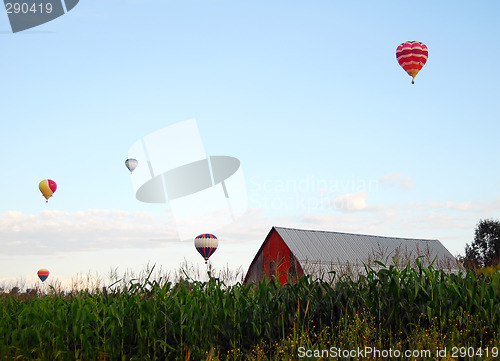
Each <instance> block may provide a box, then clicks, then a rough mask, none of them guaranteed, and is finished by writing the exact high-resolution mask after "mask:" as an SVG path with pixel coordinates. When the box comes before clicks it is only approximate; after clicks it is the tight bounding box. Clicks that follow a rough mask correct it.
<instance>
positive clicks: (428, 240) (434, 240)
mask: <svg viewBox="0 0 500 361" xmlns="http://www.w3.org/2000/svg"><path fill="white" fill-rule="evenodd" d="M273 227H274V228H275V229H276V230H278V229H284V230H292V231H300V232H318V233H336V234H348V235H351V236H366V237H376V238H385V239H400V240H411V241H426V242H439V240H438V239H427V238H408V237H392V236H379V235H374V234H362V233H349V232H338V231H324V230H318V229H300V228H291V227H279V226H273Z"/></svg>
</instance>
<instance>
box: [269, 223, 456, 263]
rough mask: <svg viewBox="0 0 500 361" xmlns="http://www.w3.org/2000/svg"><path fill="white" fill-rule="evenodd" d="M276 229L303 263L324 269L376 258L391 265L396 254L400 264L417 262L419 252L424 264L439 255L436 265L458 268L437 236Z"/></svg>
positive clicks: (453, 258) (370, 260)
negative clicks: (420, 236)
mask: <svg viewBox="0 0 500 361" xmlns="http://www.w3.org/2000/svg"><path fill="white" fill-rule="evenodd" d="M274 229H275V230H276V231H277V232H278V234H279V235H280V236H281V238H282V239H283V241H284V242H285V243H286V244H287V246H288V248H290V250H291V251H292V253H293V254H294V255H295V257H296V258H297V260H298V261H299V262H300V264H301V265H302V266H304V265H305V264H309V265H311V264H313V265H318V266H320V268H322V269H323V268H325V267H328V266H329V267H332V266H339V267H342V266H345V265H350V266H354V267H355V268H357V269H358V270H359V269H362V268H364V264H373V261H375V260H378V261H381V262H383V263H385V264H386V265H387V266H389V265H392V264H393V257H396V259H397V260H398V262H399V264H406V263H407V262H408V261H412V262H413V263H414V261H415V259H416V258H417V257H418V256H422V258H421V260H422V263H423V264H424V265H428V264H430V262H432V261H433V260H434V259H435V258H436V263H434V266H435V267H436V268H453V269H454V268H456V260H455V257H453V255H452V254H451V253H450V252H449V251H448V250H447V249H446V248H445V247H444V246H443V245H442V244H441V242H439V241H438V240H430V239H412V238H396V237H383V236H372V235H362V234H351V233H341V232H330V231H314V230H302V229H293V228H283V227H274ZM440 264H441V266H440ZM445 264H446V265H447V266H444V265H445ZM374 268H375V267H374ZM314 273H317V272H314Z"/></svg>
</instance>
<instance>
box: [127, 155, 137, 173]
mask: <svg viewBox="0 0 500 361" xmlns="http://www.w3.org/2000/svg"><path fill="white" fill-rule="evenodd" d="M138 164H139V162H138V161H137V159H133V158H129V159H127V160H126V161H125V165H126V166H127V168H128V170H129V171H130V174H132V172H133V171H134V169H135V168H137V165H138Z"/></svg>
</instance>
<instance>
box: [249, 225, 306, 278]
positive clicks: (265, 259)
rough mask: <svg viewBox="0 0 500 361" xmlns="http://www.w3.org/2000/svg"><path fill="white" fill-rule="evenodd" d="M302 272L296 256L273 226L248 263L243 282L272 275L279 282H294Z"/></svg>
mask: <svg viewBox="0 0 500 361" xmlns="http://www.w3.org/2000/svg"><path fill="white" fill-rule="evenodd" d="M303 274H304V272H303V271H302V268H301V267H300V264H299V262H298V260H297V258H296V257H295V255H294V254H293V252H292V251H291V250H290V248H289V247H288V246H287V244H286V243H285V241H284V240H283V238H282V237H281V236H280V235H279V233H278V232H277V231H276V228H275V227H273V228H272V229H271V231H270V232H269V234H268V235H267V237H266V239H265V240H264V243H262V246H261V247H260V249H259V251H258V252H257V254H256V256H255V258H254V259H253V261H252V263H251V264H250V267H249V269H248V272H247V275H246V277H245V281H244V283H245V284H247V283H252V282H258V281H260V280H262V279H264V278H267V279H271V278H272V277H273V276H274V277H276V278H277V279H278V280H279V281H280V282H281V283H286V282H287V281H290V282H295V281H296V280H297V279H298V278H299V277H301V276H302V275H303Z"/></svg>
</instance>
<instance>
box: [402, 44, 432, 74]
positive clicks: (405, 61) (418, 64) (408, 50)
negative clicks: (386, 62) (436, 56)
mask: <svg viewBox="0 0 500 361" xmlns="http://www.w3.org/2000/svg"><path fill="white" fill-rule="evenodd" d="M428 56H429V49H427V46H426V45H425V44H424V43H421V42H419V41H407V42H406V43H402V44H400V45H399V46H398V47H397V49H396V58H397V59H398V63H399V65H401V67H402V68H403V69H404V70H405V71H406V72H407V73H408V75H409V76H411V77H412V80H411V83H412V84H414V83H415V77H416V76H417V74H418V72H419V71H420V70H422V67H423V66H424V65H425V63H427V58H428Z"/></svg>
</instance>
